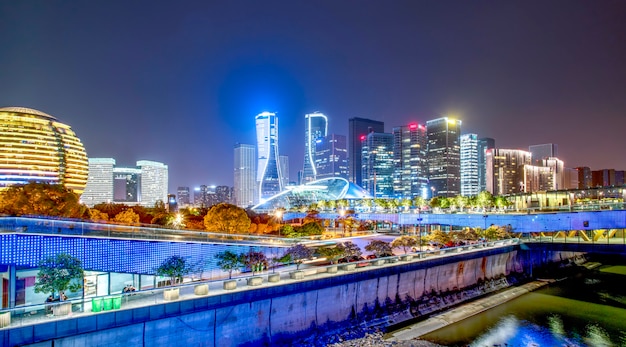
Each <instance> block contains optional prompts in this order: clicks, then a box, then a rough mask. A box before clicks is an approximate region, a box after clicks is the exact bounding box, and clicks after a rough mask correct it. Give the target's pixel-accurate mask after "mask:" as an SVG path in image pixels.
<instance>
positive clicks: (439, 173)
mask: <svg viewBox="0 0 626 347" xmlns="http://www.w3.org/2000/svg"><path fill="white" fill-rule="evenodd" d="M426 131H427V132H428V181H429V185H430V189H431V190H432V192H431V193H432V195H433V196H447V197H454V196H457V195H459V194H461V172H460V171H461V121H460V120H454V119H451V118H448V117H442V118H437V119H433V120H429V121H428V122H426Z"/></svg>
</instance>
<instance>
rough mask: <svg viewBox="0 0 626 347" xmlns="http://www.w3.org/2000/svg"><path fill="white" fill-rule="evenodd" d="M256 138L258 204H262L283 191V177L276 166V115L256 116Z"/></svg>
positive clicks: (262, 114) (264, 113)
mask: <svg viewBox="0 0 626 347" xmlns="http://www.w3.org/2000/svg"><path fill="white" fill-rule="evenodd" d="M256 138H257V148H258V153H257V154H258V165H257V169H258V171H257V184H258V187H259V190H258V193H259V202H263V201H265V200H266V199H268V198H270V197H272V196H274V195H276V194H278V193H280V192H281V191H282V190H283V186H282V176H283V175H282V173H281V167H280V165H279V164H278V158H279V155H278V117H277V116H276V114H274V113H270V112H263V113H260V114H258V115H257V116H256Z"/></svg>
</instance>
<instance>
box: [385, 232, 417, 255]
mask: <svg viewBox="0 0 626 347" xmlns="http://www.w3.org/2000/svg"><path fill="white" fill-rule="evenodd" d="M415 246H419V241H418V240H417V238H416V237H415V236H408V235H403V236H400V237H396V238H395V239H394V240H393V241H391V247H392V248H402V251H404V254H407V253H408V250H410V249H411V248H413V247H415Z"/></svg>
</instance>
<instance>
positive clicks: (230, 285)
mask: <svg viewBox="0 0 626 347" xmlns="http://www.w3.org/2000/svg"><path fill="white" fill-rule="evenodd" d="M236 288H237V281H235V280H228V281H224V290H233V289H236Z"/></svg>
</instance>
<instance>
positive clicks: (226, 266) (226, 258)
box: [215, 251, 244, 290]
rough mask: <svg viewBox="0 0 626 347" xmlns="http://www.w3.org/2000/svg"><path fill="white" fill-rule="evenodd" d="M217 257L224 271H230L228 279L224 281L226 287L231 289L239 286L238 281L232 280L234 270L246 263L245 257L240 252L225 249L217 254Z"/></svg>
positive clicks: (218, 264) (218, 263) (239, 268)
mask: <svg viewBox="0 0 626 347" xmlns="http://www.w3.org/2000/svg"><path fill="white" fill-rule="evenodd" d="M215 259H217V266H219V268H220V269H222V271H226V272H228V281H224V289H225V290H231V289H235V288H237V281H234V280H231V278H232V277H233V271H239V270H241V267H242V266H243V264H244V259H243V257H242V256H241V255H240V254H237V253H234V252H231V251H224V252H221V253H218V254H216V255H215Z"/></svg>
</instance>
